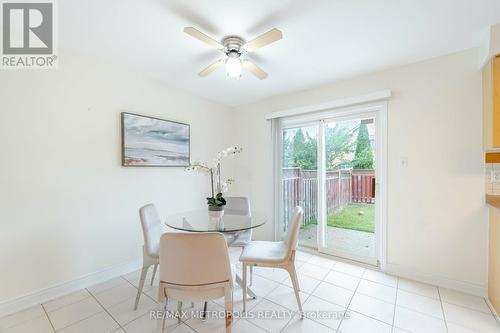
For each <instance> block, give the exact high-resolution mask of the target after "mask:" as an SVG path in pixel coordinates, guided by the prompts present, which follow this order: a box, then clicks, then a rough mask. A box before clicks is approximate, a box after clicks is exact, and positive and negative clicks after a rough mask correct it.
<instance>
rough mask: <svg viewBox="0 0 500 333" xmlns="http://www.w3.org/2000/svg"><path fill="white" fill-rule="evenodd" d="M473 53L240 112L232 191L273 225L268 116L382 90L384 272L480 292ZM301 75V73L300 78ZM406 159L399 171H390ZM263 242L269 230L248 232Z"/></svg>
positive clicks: (481, 231) (481, 207)
mask: <svg viewBox="0 0 500 333" xmlns="http://www.w3.org/2000/svg"><path fill="white" fill-rule="evenodd" d="M477 61H478V57H477V50H468V51H464V52H460V53H457V54H453V55H449V56H445V57H440V58H437V59H432V60H429V61H425V62H421V63H417V64H413V65H408V66H404V67H400V68H396V69H392V70H388V71H384V72H379V73H375V74H372V75H367V76H364V77H361V78H357V79H353V80H349V81H345V82H339V83H336V84H331V85H327V86H323V87H319V88H316V89H312V90H308V91H304V92H299V93H294V94H289V95H286V96H280V97H276V98H272V99H269V100H266V101H263V102H259V103H256V104H252V105H247V106H243V107H239V108H238V109H237V110H236V112H237V115H236V122H237V124H238V126H237V128H238V134H239V144H241V145H242V146H243V147H245V149H246V152H247V154H245V155H244V156H242V158H241V159H240V160H239V161H238V167H237V170H238V172H239V174H237V179H239V182H238V184H237V185H236V186H237V188H236V191H237V192H239V193H240V194H248V195H249V196H250V198H251V200H252V206H253V207H254V208H260V209H262V210H265V211H266V212H267V213H268V214H269V216H272V211H273V210H272V186H273V182H272V172H271V154H272V153H271V145H270V132H271V129H270V123H269V122H268V121H266V120H265V119H264V115H265V114H266V113H269V112H273V111H278V110H283V109H287V108H294V107H299V106H306V105H312V104H317V103H321V102H326V101H331V100H334V99H338V98H346V97H352V96H357V95H363V94H367V93H371V92H375V91H379V90H383V89H390V90H392V92H393V97H392V98H391V100H390V101H389V105H388V107H389V110H388V202H387V205H388V220H387V226H388V233H387V262H388V264H389V265H390V266H391V268H392V269H393V270H397V271H399V272H401V273H403V274H410V275H412V276H414V277H417V278H419V279H424V280H428V281H433V282H436V283H440V284H446V285H450V286H454V287H458V288H467V289H469V291H479V292H484V288H485V287H486V279H487V274H486V257H487V238H486V223H487V219H486V216H487V215H486V209H485V204H484V182H483V174H484V173H483V153H482V146H481V140H482V134H481V133H482V128H481V126H482V125H481V121H482V120H481V76H480V72H479V71H478V69H477ZM303 70H307V69H303ZM401 156H406V157H408V161H409V165H408V168H406V169H402V168H400V166H399V160H400V157H401ZM255 234H256V236H257V237H261V238H266V239H270V238H272V236H273V225H272V224H271V223H269V224H267V225H266V227H265V228H262V229H261V230H256V232H255Z"/></svg>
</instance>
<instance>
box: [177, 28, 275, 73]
mask: <svg viewBox="0 0 500 333" xmlns="http://www.w3.org/2000/svg"><path fill="white" fill-rule="evenodd" d="M184 32H185V33H187V34H188V35H190V36H192V37H194V38H196V39H198V40H200V41H202V42H204V43H206V44H207V45H209V46H211V47H213V48H214V49H217V50H220V51H222V52H224V53H225V55H226V58H225V59H224V58H223V59H219V60H217V61H216V62H214V63H213V64H211V65H210V66H208V67H207V68H205V69H203V70H202V71H201V72H199V73H198V75H199V76H201V77H205V76H208V75H209V74H211V73H213V72H214V71H215V70H216V69H217V68H219V67H221V66H223V65H226V74H227V76H229V77H231V78H236V79H239V78H241V71H242V68H245V69H246V70H248V71H249V72H250V73H252V74H253V75H255V76H256V77H257V78H258V79H260V80H264V79H265V78H266V77H267V73H266V72H264V71H263V70H262V69H261V68H260V67H258V66H257V65H255V64H254V63H253V62H251V61H250V60H248V59H246V58H243V57H242V55H243V54H244V53H246V52H253V51H255V50H257V49H260V48H261V47H264V46H266V45H269V44H271V43H274V42H276V41H278V40H280V39H281V38H283V34H282V33H281V31H280V30H278V29H276V28H274V29H271V30H269V31H268V32H266V33H264V34H262V35H260V36H259V37H256V38H255V39H252V40H251V41H249V42H245V40H244V39H243V38H241V37H240V36H235V35H231V36H226V37H224V38H223V39H222V41H221V42H220V43H219V42H218V41H216V40H215V39H213V38H212V37H209V36H207V35H205V34H204V33H203V32H201V31H199V30H197V29H195V28H193V27H186V28H184Z"/></svg>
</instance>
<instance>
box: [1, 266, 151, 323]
mask: <svg viewBox="0 0 500 333" xmlns="http://www.w3.org/2000/svg"><path fill="white" fill-rule="evenodd" d="M141 267H142V258H139V259H135V260H132V261H129V262H125V263H121V264H118V265H115V266H111V267H108V268H106V269H103V270H101V271H98V272H94V273H91V274H88V275H85V276H82V277H80V278H78V279H75V280H72V281H68V282H64V283H60V284H57V285H54V286H52V287H48V288H45V289H41V290H38V291H35V292H33V293H29V294H27V295H24V296H20V297H16V298H13V299H10V300H7V301H3V302H0V317H3V316H6V315H9V314H11V313H14V312H17V311H21V310H24V309H27V308H29V307H32V306H35V305H37V304H41V303H45V302H47V301H50V300H52V299H55V298H57V297H61V296H64V295H66V294H69V293H72V292H74V291H77V290H80V289H83V288H87V287H90V286H93V285H95V284H98V283H101V282H104V281H107V280H109V279H112V278H115V277H118V276H120V275H124V274H127V273H130V272H132V271H135V270H137V269H139V268H141Z"/></svg>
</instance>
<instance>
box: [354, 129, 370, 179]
mask: <svg viewBox="0 0 500 333" xmlns="http://www.w3.org/2000/svg"><path fill="white" fill-rule="evenodd" d="M352 168H353V169H373V152H372V147H371V144H370V137H369V136H368V126H366V124H364V123H363V122H361V124H360V125H359V129H358V138H357V140H356V151H355V153H354V160H353V161H352Z"/></svg>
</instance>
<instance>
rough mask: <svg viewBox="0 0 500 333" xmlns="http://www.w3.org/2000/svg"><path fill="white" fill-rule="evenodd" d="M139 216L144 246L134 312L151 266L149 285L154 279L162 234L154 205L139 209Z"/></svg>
mask: <svg viewBox="0 0 500 333" xmlns="http://www.w3.org/2000/svg"><path fill="white" fill-rule="evenodd" d="M139 216H140V218H141V226H142V233H143V236H144V245H143V247H142V270H141V277H140V280H139V286H138V289H137V296H136V298H135V304H134V310H137V307H138V306H139V299H140V298H141V294H142V290H143V288H144V282H145V281H146V276H147V274H148V270H149V268H150V267H151V266H153V276H152V277H151V285H153V281H154V279H155V275H156V271H157V269H158V263H159V250H160V237H161V234H162V228H161V220H160V217H159V216H158V211H157V210H156V207H155V205H153V204H149V205H146V206H144V207H141V208H140V209H139Z"/></svg>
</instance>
